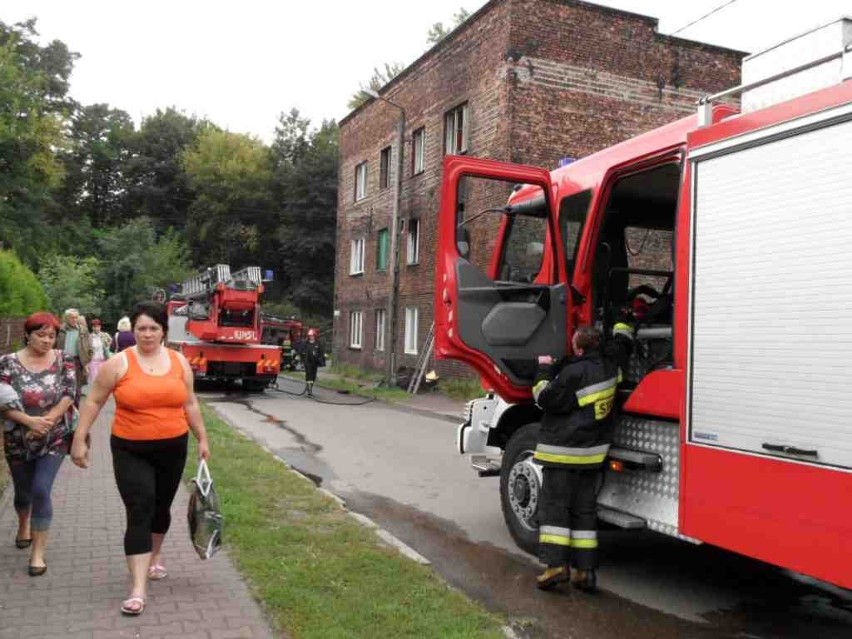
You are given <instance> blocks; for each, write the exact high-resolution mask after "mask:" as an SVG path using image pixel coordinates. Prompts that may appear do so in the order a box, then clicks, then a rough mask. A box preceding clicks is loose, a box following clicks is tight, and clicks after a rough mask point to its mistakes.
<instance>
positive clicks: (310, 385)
mask: <svg viewBox="0 0 852 639" xmlns="http://www.w3.org/2000/svg"><path fill="white" fill-rule="evenodd" d="M313 394H314V383H313V382H308V396H310V395H313Z"/></svg>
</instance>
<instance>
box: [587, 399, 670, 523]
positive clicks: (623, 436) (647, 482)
mask: <svg viewBox="0 0 852 639" xmlns="http://www.w3.org/2000/svg"><path fill="white" fill-rule="evenodd" d="M613 443H614V444H615V445H616V446H620V447H622V448H630V449H633V450H639V451H645V452H650V453H656V454H658V455H660V456H661V457H662V459H663V469H662V471H660V472H659V473H652V472H647V471H635V470H634V471H631V470H628V471H624V472H619V473H616V472H613V471H607V472H606V475H605V480H604V485H603V488H602V489H601V492H600V494H599V495H598V503H599V504H601V505H603V506H608V507H610V508H614V509H616V510H621V511H623V512H626V513H630V514H631V515H635V516H637V517H641V518H643V519H645V520H646V521H647V523H648V528H650V529H651V530H657V531H659V532H662V533H665V534H667V535H672V536H675V537H681V535H679V534H678V532H677V528H678V497H679V490H680V425H679V424H675V423H671V422H663V421H655V420H649V419H638V418H636V417H630V416H623V417H622V418H621V419H620V420H619V423H618V426H617V427H616V429H615V437H614V440H613Z"/></svg>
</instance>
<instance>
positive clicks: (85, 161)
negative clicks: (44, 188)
mask: <svg viewBox="0 0 852 639" xmlns="http://www.w3.org/2000/svg"><path fill="white" fill-rule="evenodd" d="M134 133H135V132H134V128H133V122H132V120H131V119H130V116H129V115H128V114H127V113H126V112H124V111H122V110H120V109H112V108H110V107H109V105H107V104H92V105H89V106H80V107H78V108H77V109H76V111H75V112H74V114H73V116H72V117H71V129H70V134H69V139H68V142H69V148H68V150H67V151H66V152H65V153H64V154H62V160H63V164H64V166H65V185H64V187H63V189H62V192H61V194H60V196H59V197H60V204H61V206H62V210H63V212H64V213H65V214H66V215H68V214H71V215H72V217H73V218H74V219H81V218H82V217H84V216H88V218H89V219H90V220H91V223H92V224H93V225H94V226H95V227H98V228H99V227H102V226H105V225H107V224H115V223H120V222H121V221H123V219H124V218H125V216H126V215H127V213H128V212H127V210H126V195H127V183H126V167H127V163H128V160H129V159H130V156H131V150H130V144H131V140H132V138H133V135H134Z"/></svg>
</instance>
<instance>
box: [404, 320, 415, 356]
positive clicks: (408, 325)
mask: <svg viewBox="0 0 852 639" xmlns="http://www.w3.org/2000/svg"><path fill="white" fill-rule="evenodd" d="M405 352H406V353H408V354H409V355H417V309H416V308H406V309H405Z"/></svg>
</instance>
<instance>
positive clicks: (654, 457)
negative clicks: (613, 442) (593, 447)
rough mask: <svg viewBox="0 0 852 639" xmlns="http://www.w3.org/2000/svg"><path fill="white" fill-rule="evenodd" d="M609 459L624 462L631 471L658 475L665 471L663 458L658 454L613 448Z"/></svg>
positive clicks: (610, 450)
mask: <svg viewBox="0 0 852 639" xmlns="http://www.w3.org/2000/svg"><path fill="white" fill-rule="evenodd" d="M608 457H609V459H616V460H618V461H620V462H623V463H624V465H625V467H627V468H629V469H630V470H648V471H651V472H655V473H658V472H660V471H661V470H662V469H663V458H662V457H660V456H659V455H658V454H657V453H649V452H645V451H643V450H630V449H628V448H619V447H618V446H612V447H611V448H610V449H609V455H608Z"/></svg>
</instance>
